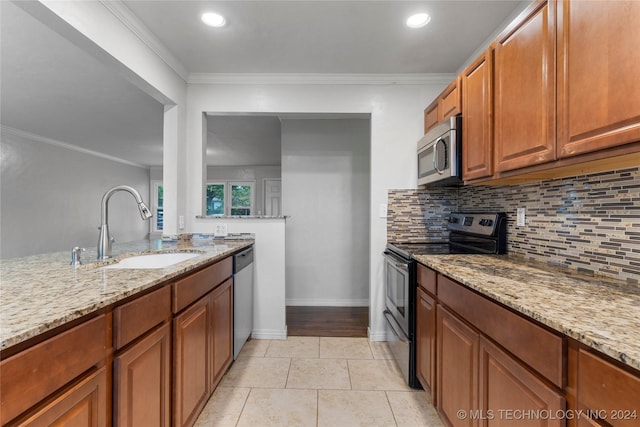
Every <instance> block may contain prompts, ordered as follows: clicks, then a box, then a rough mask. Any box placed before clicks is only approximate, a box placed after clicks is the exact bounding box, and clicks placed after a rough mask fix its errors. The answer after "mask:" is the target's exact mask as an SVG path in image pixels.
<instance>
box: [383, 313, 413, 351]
mask: <svg viewBox="0 0 640 427" xmlns="http://www.w3.org/2000/svg"><path fill="white" fill-rule="evenodd" d="M383 314H384V317H385V318H386V320H387V323H388V324H389V326H390V327H391V330H392V331H393V334H394V335H395V336H396V337H398V339H399V340H400V341H402V342H404V343H408V342H409V337H408V336H407V335H406V334H405V333H404V332H403V331H402V329H400V327H399V326H398V324H397V322H396V319H394V318H393V314H391V312H390V311H389V310H385V311H384V312H383Z"/></svg>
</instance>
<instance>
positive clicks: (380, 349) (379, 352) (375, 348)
mask: <svg viewBox="0 0 640 427" xmlns="http://www.w3.org/2000/svg"><path fill="white" fill-rule="evenodd" d="M369 347H371V353H373V358H374V359H393V353H391V349H390V348H389V344H387V343H386V342H382V341H381V342H369Z"/></svg>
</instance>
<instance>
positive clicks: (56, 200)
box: [0, 131, 149, 260]
mask: <svg viewBox="0 0 640 427" xmlns="http://www.w3.org/2000/svg"><path fill="white" fill-rule="evenodd" d="M0 150H1V156H0V157H1V158H2V173H1V176H0V196H1V201H0V221H1V223H0V229H1V231H2V232H1V233H0V236H1V240H0V257H2V258H13V257H20V256H27V255H33V254H40V253H45V252H56V251H62V250H68V251H69V253H71V248H73V247H74V246H81V247H87V248H95V246H96V245H97V243H98V227H99V226H100V212H101V209H100V206H101V200H102V196H103V194H104V193H105V192H106V191H107V190H108V189H109V188H111V187H114V186H116V185H121V184H126V185H130V186H132V187H134V188H135V189H136V190H138V191H139V192H140V194H141V195H142V196H143V198H144V199H145V201H148V199H147V196H146V195H147V194H149V170H148V169H146V168H141V167H136V166H130V165H127V164H123V163H118V162H115V161H112V160H108V159H104V158H100V157H96V156H93V155H90V154H85V153H81V152H78V151H74V150H70V149H67V148H62V147H59V146H55V145H51V144H48V143H45V142H40V141H35V140H33V139H30V138H28V137H26V136H23V135H19V134H14V133H8V132H6V131H3V132H2V136H1V142H0ZM109 229H110V231H111V234H112V235H113V236H114V237H115V238H116V239H117V240H118V241H119V242H127V241H132V240H139V239H144V238H146V236H147V233H148V232H149V223H148V221H142V220H141V219H140V213H139V212H138V208H137V205H136V203H135V200H134V199H133V197H131V195H130V194H128V193H122V192H120V193H116V194H114V195H113V197H111V199H110V201H109ZM94 253H95V252H94ZM69 260H71V258H69Z"/></svg>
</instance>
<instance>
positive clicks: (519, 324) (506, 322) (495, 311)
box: [438, 275, 565, 388]
mask: <svg viewBox="0 0 640 427" xmlns="http://www.w3.org/2000/svg"><path fill="white" fill-rule="evenodd" d="M438 298H439V299H440V301H441V302H442V303H443V304H445V305H447V306H448V307H449V308H451V309H453V310H454V311H455V312H457V313H458V314H459V315H460V316H462V317H463V318H465V319H466V320H467V321H468V322H469V323H471V324H472V325H474V326H475V327H476V328H478V329H479V330H480V331H482V332H483V333H484V334H486V335H487V336H489V337H490V338H492V339H493V340H495V341H496V342H497V343H498V344H500V345H501V346H503V347H504V348H505V349H507V350H508V351H510V352H511V353H513V354H514V355H515V356H516V357H518V358H520V360H522V361H523V362H525V363H526V364H527V365H529V366H531V367H532V368H533V369H535V370H536V371H538V372H539V373H541V374H542V375H543V376H545V377H546V378H547V379H549V381H551V382H552V383H554V384H555V385H557V386H558V387H561V388H562V387H563V386H564V383H565V375H564V374H565V370H564V358H563V350H564V339H563V338H562V337H561V336H559V335H556V334H554V333H552V332H550V331H547V330H546V329H543V328H542V327H540V326H538V325H535V324H534V323H532V322H531V321H529V320H527V319H525V318H524V317H522V316H520V315H518V314H515V313H512V312H511V311H509V310H507V309H506V308H504V307H502V306H500V305H498V304H496V303H494V302H492V301H490V300H489V299H487V298H485V297H482V296H480V295H478V294H476V293H474V292H473V291H471V290H469V289H467V288H465V287H464V286H462V285H460V284H458V283H456V282H454V281H453V280H451V279H449V278H447V277H445V276H442V275H438Z"/></svg>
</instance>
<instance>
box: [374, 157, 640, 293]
mask: <svg viewBox="0 0 640 427" xmlns="http://www.w3.org/2000/svg"><path fill="white" fill-rule="evenodd" d="M405 191H408V192H410V193H411V192H413V193H416V194H417V195H418V196H417V197H418V198H419V199H420V200H425V201H426V202H423V203H422V205H423V207H422V215H423V216H424V217H425V228H427V229H428V228H429V225H427V224H428V223H437V222H438V221H442V222H441V223H438V224H437V225H436V224H434V225H435V227H436V229H437V230H440V231H441V229H442V227H444V224H445V222H444V219H445V218H446V216H447V212H450V211H452V210H459V211H504V212H506V213H507V216H508V242H509V245H508V249H509V253H511V254H517V255H521V256H524V257H526V258H529V259H534V260H537V261H542V262H546V263H551V264H554V265H558V266H563V267H567V268H571V269H575V270H579V271H582V272H585V273H590V274H599V275H604V276H607V277H614V278H618V279H623V280H627V281H629V282H633V283H638V282H640V167H637V168H631V169H624V170H617V171H611V172H603V173H596V174H592V175H583V176H576V177H570V178H562V179H554V180H548V181H540V182H535V183H529V184H519V185H511V186H465V187H460V188H458V189H449V190H445V191H444V192H443V190H442V189H436V190H390V191H389V208H388V212H389V217H388V220H387V237H388V238H390V237H398V236H403V235H404V234H407V233H406V230H405V231H403V230H402V224H403V223H404V222H406V220H407V216H406V213H405V210H403V209H398V208H396V205H398V206H402V202H401V200H400V199H402V198H403V197H404V196H405V194H404V193H402V192H405ZM432 193H433V194H435V195H436V196H435V197H434V196H433V195H432ZM406 196H408V198H409V199H411V200H414V199H415V197H416V196H415V195H410V196H409V195H406ZM444 198H447V200H446V201H443V200H442V199H444ZM436 201H437V202H436ZM440 201H443V203H442V204H440V205H438V203H439V202H440ZM521 207H524V208H525V212H526V224H525V226H524V227H518V226H516V209H517V208H521ZM410 211H411V212H413V211H412V210H410ZM428 212H429V213H428ZM392 214H393V217H392ZM419 215H420V214H415V213H413V214H412V217H413V218H414V220H415V218H416V217H419ZM415 229H416V230H417V229H418V228H417V227H416V228H415ZM409 234H412V233H409ZM427 234H429V233H427ZM423 240H424V239H423Z"/></svg>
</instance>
